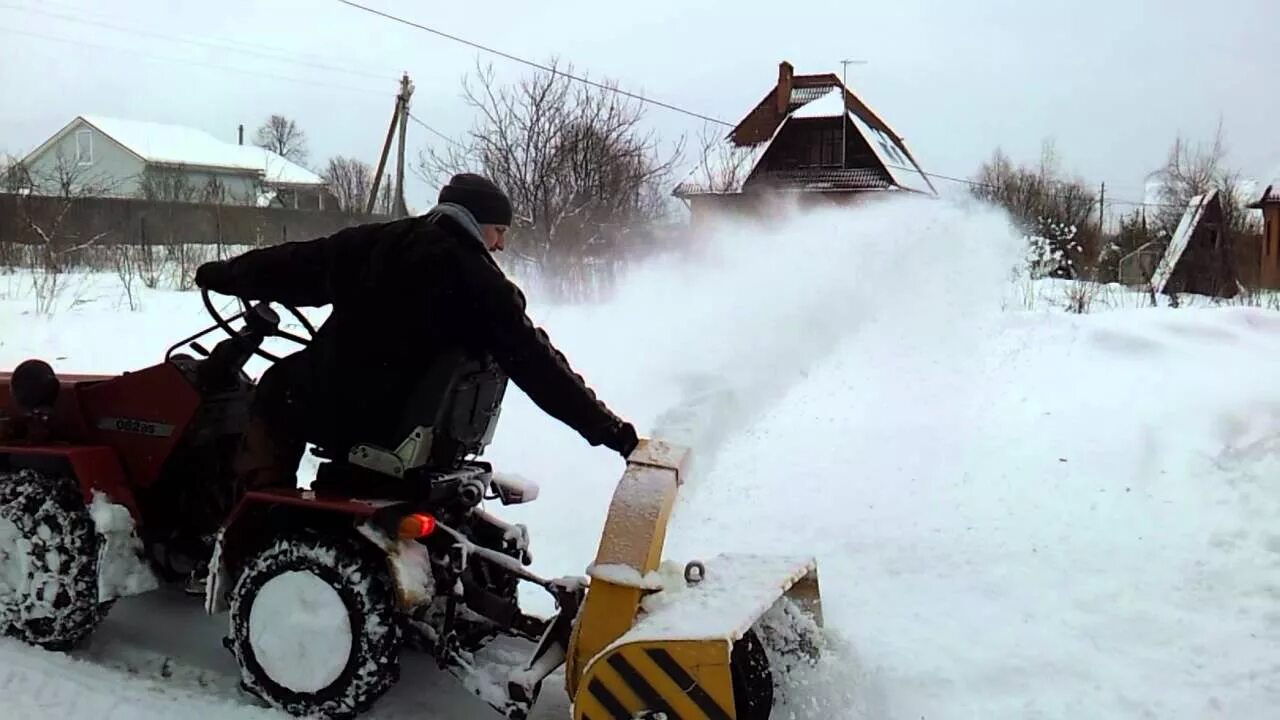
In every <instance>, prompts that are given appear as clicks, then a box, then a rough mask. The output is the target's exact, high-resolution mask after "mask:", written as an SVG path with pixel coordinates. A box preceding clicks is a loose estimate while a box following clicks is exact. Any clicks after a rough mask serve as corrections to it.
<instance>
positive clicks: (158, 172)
mask: <svg viewBox="0 0 1280 720" xmlns="http://www.w3.org/2000/svg"><path fill="white" fill-rule="evenodd" d="M22 165H23V167H24V169H25V172H26V174H27V177H28V182H29V185H30V188H31V190H32V192H36V193H40V194H57V193H59V192H61V191H62V190H63V188H64V187H70V188H74V189H75V190H76V191H77V194H81V195H91V196H102V197H129V198H150V199H157V200H175V201H186V202H217V203H226V204H238V205H259V206H276V207H289V208H299V209H309V210H323V209H325V208H326V207H334V206H335V205H336V203H334V202H333V201H332V198H326V194H327V191H326V189H325V183H324V180H323V179H322V178H321V177H320V176H319V175H317V174H316V173H314V172H312V171H310V170H308V169H307V168H305V167H302V166H300V165H298V164H296V163H293V162H290V161H289V160H286V159H285V158H283V157H281V156H280V155H277V154H276V153H273V152H270V151H268V150H265V149H263V148H260V147H257V146H253V145H243V144H240V143H232V142H225V141H223V140H220V139H218V138H217V137H214V136H213V135H211V134H209V133H207V132H204V131H202V130H196V129H193V128H188V127H182V126H179V125H164V124H160V123H153V122H141V121H137V120H122V119H118V118H109V117H102V116H99V115H80V116H77V117H76V118H75V119H74V120H72V121H71V122H69V123H67V125H66V126H65V127H63V128H62V129H61V130H59V131H58V132H57V133H55V134H54V135H53V136H52V137H50V138H49V139H48V140H46V141H45V142H44V143H42V144H41V145H40V146H39V147H37V148H36V149H35V150H33V151H32V152H31V153H30V154H28V155H27V156H26V157H25V158H23V160H22Z"/></svg>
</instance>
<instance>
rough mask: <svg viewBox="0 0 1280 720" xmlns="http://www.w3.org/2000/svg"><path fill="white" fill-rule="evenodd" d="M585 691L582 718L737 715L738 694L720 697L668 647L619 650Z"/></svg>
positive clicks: (680, 719) (723, 719)
mask: <svg viewBox="0 0 1280 720" xmlns="http://www.w3.org/2000/svg"><path fill="white" fill-rule="evenodd" d="M726 689H727V690H728V691H729V692H730V693H732V688H731V687H730V688H726ZM580 693H582V694H585V695H586V697H585V698H583V699H582V700H581V701H580V702H579V703H578V705H579V707H580V708H582V712H581V713H580V714H579V717H581V718H582V720H630V719H631V718H634V717H636V713H638V712H645V711H647V712H649V713H653V715H651V716H650V717H662V718H665V720H733V715H732V714H730V710H731V709H732V702H733V700H732V695H730V697H729V698H726V699H725V700H724V701H720V702H718V701H717V700H716V699H715V698H714V697H713V696H712V694H711V693H710V692H708V691H707V689H706V688H704V687H702V686H701V685H699V684H698V682H697V680H695V679H694V677H693V676H692V675H690V674H689V673H688V671H686V670H685V669H684V668H683V667H681V666H680V663H678V662H677V661H676V659H675V658H674V657H672V656H671V653H669V652H667V651H666V650H664V649H662V648H645V649H643V650H642V649H639V648H634V647H626V648H620V649H618V650H616V651H614V652H613V654H612V655H610V656H609V657H608V658H606V659H605V662H604V665H603V666H601V665H597V666H596V667H595V671H594V673H593V677H592V678H591V679H590V680H589V681H588V682H587V685H586V688H585V689H584V690H582V691H580ZM658 713H661V715H658Z"/></svg>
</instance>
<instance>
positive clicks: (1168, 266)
mask: <svg viewBox="0 0 1280 720" xmlns="http://www.w3.org/2000/svg"><path fill="white" fill-rule="evenodd" d="M1217 194H1218V191H1217V190H1210V191H1209V192H1207V193H1205V194H1203V195H1197V196H1195V197H1193V198H1191V201H1190V202H1188V203H1187V209H1186V212H1184V213H1182V220H1181V222H1179V223H1178V229H1177V230H1176V231H1174V233H1173V239H1172V240H1170V241H1169V247H1168V249H1167V250H1165V252H1164V257H1162V258H1160V264H1158V265H1156V269H1155V272H1153V273H1152V274H1151V289H1152V290H1153V291H1154V292H1155V293H1156V294H1157V295H1159V294H1160V293H1162V292H1164V288H1165V285H1166V284H1168V282H1169V278H1171V277H1173V270H1174V268H1176V267H1177V266H1178V261H1179V260H1181V259H1182V254H1183V253H1184V252H1186V250H1187V245H1188V244H1189V243H1190V242H1191V236H1192V235H1193V234H1194V233H1195V229H1196V227H1197V226H1199V225H1200V219H1201V218H1202V217H1204V211H1205V209H1206V208H1208V207H1209V202H1210V200H1212V199H1213V197H1214V196H1215V195H1217Z"/></svg>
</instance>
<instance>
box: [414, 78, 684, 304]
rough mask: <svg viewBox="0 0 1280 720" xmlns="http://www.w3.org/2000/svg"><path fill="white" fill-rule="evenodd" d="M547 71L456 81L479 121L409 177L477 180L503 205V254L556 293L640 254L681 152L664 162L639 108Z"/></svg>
mask: <svg viewBox="0 0 1280 720" xmlns="http://www.w3.org/2000/svg"><path fill="white" fill-rule="evenodd" d="M571 73H572V68H568V69H565V70H563V71H562V70H560V69H559V66H558V63H556V62H554V61H553V62H552V63H551V65H550V72H547V71H541V72H538V73H536V74H534V75H531V76H528V77H525V78H522V79H521V80H519V81H518V82H516V83H515V84H514V85H512V86H508V87H498V86H497V85H496V83H495V82H494V79H493V72H492V69H491V68H482V67H479V66H477V69H476V76H475V78H474V79H472V78H466V79H464V81H463V95H464V98H465V99H466V102H467V103H468V104H469V105H471V106H472V107H473V108H475V109H476V110H477V111H478V115H479V119H478V121H477V122H476V124H475V126H474V127H473V129H472V130H471V131H470V133H469V136H468V138H467V140H466V141H465V142H463V143H461V144H455V145H449V146H446V147H445V149H444V150H443V151H437V150H435V149H432V150H430V151H428V152H426V153H423V154H422V155H421V156H420V158H419V163H418V167H417V168H415V171H416V172H418V173H419V175H421V176H422V177H423V178H424V179H425V180H426V181H427V182H429V183H430V182H439V181H441V180H444V179H446V178H447V177H448V176H449V175H450V174H452V173H456V172H462V171H470V172H479V173H482V174H484V175H486V176H488V177H489V178H490V179H492V180H493V181H494V182H496V183H497V184H498V185H499V186H500V187H502V188H503V189H504V190H505V191H506V192H507V194H508V195H509V196H510V197H511V201H512V205H513V206H514V209H515V214H516V219H515V225H514V227H513V230H512V234H511V238H510V243H509V245H508V247H509V248H510V249H511V250H512V251H513V252H514V253H515V254H517V255H519V256H520V257H522V258H525V259H527V260H528V261H530V262H531V263H532V264H533V265H534V266H536V268H537V269H538V270H539V271H540V272H541V273H542V274H543V275H544V277H546V276H552V277H557V278H560V279H561V280H562V282H559V283H558V287H557V288H553V290H554V291H557V292H562V293H563V292H572V291H574V290H573V289H574V288H579V287H581V275H582V273H584V272H586V268H588V267H589V268H591V269H592V270H591V271H592V272H596V271H599V272H605V273H608V272H612V271H616V269H617V267H618V264H619V263H621V262H623V261H625V259H626V258H628V257H629V256H631V255H633V254H634V253H636V252H639V251H642V249H643V245H644V242H645V241H644V238H646V237H648V234H649V231H650V230H651V228H652V226H653V224H654V223H655V222H657V221H659V220H661V219H662V218H663V217H665V215H666V213H667V211H668V207H669V202H668V180H669V177H670V173H671V170H672V168H673V167H674V164H675V162H676V159H677V158H678V157H679V154H680V149H681V146H680V145H679V144H678V145H677V146H676V148H675V149H674V150H673V152H672V154H671V155H670V156H667V157H662V156H661V155H660V153H659V150H658V143H657V142H656V141H655V139H654V138H653V136H652V135H651V134H646V133H644V132H642V131H641V128H640V123H641V121H642V119H643V114H642V111H641V110H640V108H639V106H638V104H636V103H633V102H632V101H630V100H628V99H625V98H623V97H622V96H620V95H618V94H617V93H616V92H612V91H611V90H609V89H607V88H610V87H612V86H611V85H610V84H608V83H602V85H604V88H599V87H593V86H587V85H585V84H576V83H575V82H574V81H573V79H572V78H570V77H568V74H571Z"/></svg>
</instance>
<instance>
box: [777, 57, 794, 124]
mask: <svg viewBox="0 0 1280 720" xmlns="http://www.w3.org/2000/svg"><path fill="white" fill-rule="evenodd" d="M795 72H796V69H795V68H794V67H792V66H791V63H789V62H787V61H786V60H783V61H782V62H780V63H778V91H777V95H776V96H775V97H776V99H777V108H778V114H779V115H786V114H787V108H788V107H790V106H791V78H792V76H794V75H795Z"/></svg>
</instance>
